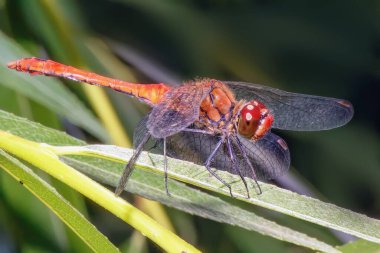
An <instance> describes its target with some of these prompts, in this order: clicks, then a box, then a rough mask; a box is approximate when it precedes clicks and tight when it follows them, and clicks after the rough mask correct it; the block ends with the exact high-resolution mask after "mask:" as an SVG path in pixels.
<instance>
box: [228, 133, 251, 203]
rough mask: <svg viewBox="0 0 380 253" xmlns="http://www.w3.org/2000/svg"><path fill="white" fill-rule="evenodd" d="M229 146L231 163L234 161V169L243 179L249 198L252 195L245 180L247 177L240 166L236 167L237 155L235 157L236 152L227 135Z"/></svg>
mask: <svg viewBox="0 0 380 253" xmlns="http://www.w3.org/2000/svg"><path fill="white" fill-rule="evenodd" d="M227 148H228V153H229V155H230V159H231V163H232V170H234V171H235V173H237V174H238V175H239V177H240V178H241V180H242V181H243V184H244V186H245V190H246V191H247V198H248V199H249V198H250V196H249V189H248V185H247V181H246V180H245V178H244V177H243V175H242V174H241V172H240V170H239V168H237V167H236V165H237V164H236V157H235V154H234V152H233V150H232V147H231V140H230V138H228V137H227Z"/></svg>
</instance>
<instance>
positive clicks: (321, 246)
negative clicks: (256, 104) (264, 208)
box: [0, 111, 336, 252]
mask: <svg viewBox="0 0 380 253" xmlns="http://www.w3.org/2000/svg"><path fill="white" fill-rule="evenodd" d="M0 129H3V130H7V131H8V132H10V133H12V134H15V135H19V136H22V137H24V138H27V139H30V140H34V141H38V142H44V143H49V144H55V145H57V144H60V145H63V144H74V143H75V144H83V143H82V142H80V141H77V140H75V139H74V138H72V137H69V136H67V135H65V134H64V133H61V132H58V131H56V130H52V129H48V128H46V127H43V126H41V125H40V124H35V123H32V122H30V121H27V120H24V119H21V118H18V117H16V116H14V115H12V114H8V113H5V112H1V111H0ZM46 147H49V146H46ZM49 148H50V149H51V150H53V151H54V148H52V147H49ZM73 148H74V149H81V148H82V147H67V148H66V149H71V150H73ZM58 149H59V150H60V151H61V152H62V149H65V148H64V147H60V148H58ZM58 149H56V150H55V151H56V152H58ZM82 149H84V150H98V152H99V149H100V150H101V149H106V150H108V151H110V152H111V153H112V155H110V156H111V157H113V158H114V159H116V160H119V162H120V158H118V157H117V156H118V155H120V156H122V157H123V159H125V157H126V158H128V156H130V155H131V153H132V151H131V150H128V149H120V148H118V147H115V146H93V147H91V146H89V147H83V148H82ZM115 154H116V156H115ZM124 155H125V156H124ZM110 156H108V157H107V159H109V158H110ZM157 158H158V159H160V156H154V157H153V159H154V160H157ZM64 159H65V161H68V163H69V164H70V165H72V166H73V167H76V168H77V169H79V170H80V171H82V172H84V173H86V174H88V175H90V176H91V177H92V178H94V179H97V180H99V181H101V182H103V183H106V184H110V185H116V183H117V181H118V178H119V174H120V169H121V168H122V167H123V166H122V165H121V164H120V163H115V162H110V161H107V160H103V159H94V158H91V157H84V156H80V157H79V156H75V157H65V158H64ZM146 159H149V157H148V156H147V155H146V154H144V155H143V159H142V160H140V161H139V165H138V166H139V167H144V166H145V165H144V161H145V160H146ZM157 162H158V160H157ZM179 162H180V163H181V161H179ZM186 164H187V165H186ZM172 165H173V164H171V166H172ZM184 165H185V166H194V168H197V167H199V168H203V167H201V166H196V165H192V164H190V163H184ZM175 167H176V166H175ZM170 168H171V169H170V170H171V171H172V167H170ZM183 169H184V170H183V172H184V173H188V169H189V168H187V169H186V167H185V168H183ZM179 170H180V169H179ZM204 170H205V169H204V168H203V172H202V173H203V174H204V175H205V176H206V179H207V180H210V179H212V178H210V176H209V175H208V174H207V173H208V172H207V171H206V172H205V171H204ZM188 176H189V177H190V176H192V175H188ZM195 178H197V177H195ZM189 179H190V178H189ZM169 187H170V192H171V194H172V197H168V196H167V195H166V193H165V189H164V184H163V177H162V176H160V175H157V174H156V173H152V172H150V171H144V170H135V171H134V173H133V176H132V177H131V180H130V182H129V184H128V189H129V190H130V191H131V192H134V193H137V194H140V195H142V196H145V197H148V198H151V199H154V200H158V201H160V202H162V203H165V204H166V205H169V206H172V207H174V208H178V209H180V210H184V211H186V212H189V213H192V214H196V215H199V216H202V217H205V218H209V219H213V220H216V221H220V222H224V223H228V224H233V225H237V226H240V227H243V228H246V229H248V230H253V231H257V232H259V233H262V234H265V235H269V236H272V237H275V238H278V239H281V240H284V241H288V242H292V243H294V244H297V245H302V246H304V247H309V248H312V249H315V250H320V251H325V252H336V250H335V249H334V248H333V247H332V246H330V245H328V244H325V243H323V242H320V241H318V240H317V239H314V238H311V237H309V236H307V235H305V234H302V233H300V232H297V231H294V230H291V229H289V228H286V227H283V226H280V225H278V224H276V223H274V222H272V221H269V220H266V219H264V218H262V217H259V216H257V215H255V214H254V213H252V212H249V211H245V210H243V209H241V208H239V207H237V206H236V205H233V204H231V203H228V202H226V201H224V200H221V199H220V198H217V197H214V196H211V195H209V194H207V193H204V192H201V191H199V190H195V189H193V188H191V187H188V186H186V185H184V184H183V183H180V182H176V181H173V180H170V184H169Z"/></svg>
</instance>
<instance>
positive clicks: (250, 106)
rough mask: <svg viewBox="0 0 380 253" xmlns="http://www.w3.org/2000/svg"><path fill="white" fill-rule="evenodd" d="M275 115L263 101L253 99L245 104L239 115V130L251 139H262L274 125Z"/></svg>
mask: <svg viewBox="0 0 380 253" xmlns="http://www.w3.org/2000/svg"><path fill="white" fill-rule="evenodd" d="M272 123H273V115H272V114H270V113H269V110H268V109H267V108H266V107H265V105H264V104H263V103H260V102H259V101H257V100H251V101H250V102H248V103H247V104H245V105H244V106H243V108H242V109H241V111H240V115H239V123H238V132H239V134H240V135H242V136H244V137H246V138H249V139H251V138H252V139H254V140H257V139H260V138H261V137H262V136H264V134H265V133H266V132H268V130H269V129H270V127H271V126H272Z"/></svg>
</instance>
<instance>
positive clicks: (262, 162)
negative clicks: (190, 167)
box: [166, 132, 290, 180]
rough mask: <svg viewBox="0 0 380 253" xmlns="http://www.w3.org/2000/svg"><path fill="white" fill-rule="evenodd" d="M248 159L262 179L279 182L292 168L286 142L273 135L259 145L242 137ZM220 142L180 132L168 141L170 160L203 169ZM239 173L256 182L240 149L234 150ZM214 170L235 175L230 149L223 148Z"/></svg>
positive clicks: (213, 164)
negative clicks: (185, 162)
mask: <svg viewBox="0 0 380 253" xmlns="http://www.w3.org/2000/svg"><path fill="white" fill-rule="evenodd" d="M238 138H239V140H240V142H241V144H242V146H243V149H244V150H245V152H246V153H247V156H248V159H249V160H250V162H251V163H252V165H253V167H254V170H255V173H256V175H257V177H258V179H261V180H267V179H273V178H276V177H278V176H280V175H282V174H283V173H285V172H286V171H288V169H289V166H290V154H289V150H288V148H287V146H286V143H285V141H284V140H283V139H281V138H280V137H278V136H277V135H275V134H273V133H268V134H266V135H265V136H264V137H263V138H261V139H260V140H258V141H251V140H248V139H246V138H244V137H241V136H238ZM218 140H219V137H218V136H212V135H205V134H199V133H191V132H180V133H177V134H175V135H173V136H170V137H168V138H167V144H166V145H167V152H168V154H169V156H172V157H174V158H178V159H183V160H187V161H191V162H194V163H196V164H200V165H203V164H204V163H205V161H206V160H207V158H208V157H209V156H210V154H211V152H212V151H213V150H214V148H215V145H216V144H217V142H218ZM233 152H235V155H236V158H237V162H238V165H239V169H240V171H241V173H242V174H243V176H246V177H250V178H254V175H253V173H252V171H251V168H250V167H249V165H248V163H247V161H246V160H245V159H244V157H243V155H242V154H241V153H240V151H239V149H238V147H237V146H233ZM211 166H212V167H214V168H216V169H219V170H225V171H229V172H230V173H234V171H233V170H232V163H231V161H230V159H229V155H228V151H227V148H226V147H225V146H224V145H223V146H222V147H221V148H220V149H219V150H218V152H217V153H216V156H215V158H214V160H213V162H212V163H211Z"/></svg>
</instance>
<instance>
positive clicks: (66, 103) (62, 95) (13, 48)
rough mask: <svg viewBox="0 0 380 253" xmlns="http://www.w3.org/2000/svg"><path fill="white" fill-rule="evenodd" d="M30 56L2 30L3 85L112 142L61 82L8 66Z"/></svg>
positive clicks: (0, 74)
mask: <svg viewBox="0 0 380 253" xmlns="http://www.w3.org/2000/svg"><path fill="white" fill-rule="evenodd" d="M29 56H30V54H29V53H28V52H26V51H25V50H23V49H22V48H21V47H20V46H19V45H18V44H17V43H16V42H14V41H12V40H11V39H10V38H8V37H7V36H6V35H5V34H3V33H2V32H1V31H0V85H3V86H6V87H8V88H9V89H12V90H15V91H17V92H19V93H20V94H23V95H24V96H26V97H28V98H30V99H32V100H34V101H36V102H38V103H40V104H42V105H44V106H46V107H47V108H49V109H50V110H51V111H53V112H55V113H57V114H59V115H62V116H65V117H66V118H67V119H69V120H70V121H71V122H73V123H74V124H76V125H78V126H80V127H83V129H85V130H87V131H88V132H89V133H91V134H93V135H94V136H95V137H97V138H98V139H99V140H102V141H103V142H108V141H109V136H108V133H107V132H106V131H105V130H104V128H103V127H102V126H101V124H100V123H99V121H98V120H97V119H96V118H95V117H94V115H93V114H92V113H91V111H89V110H88V109H87V108H86V107H85V106H84V105H83V104H82V102H81V101H80V100H79V99H78V98H77V97H76V96H75V95H74V94H73V93H71V92H70V91H69V90H68V89H67V88H65V87H64V86H63V85H62V83H60V82H59V81H58V80H56V79H53V78H46V77H39V76H31V75H26V74H25V73H18V72H17V71H14V70H10V69H8V68H7V67H6V66H7V63H9V62H11V61H14V60H17V59H20V58H24V57H29Z"/></svg>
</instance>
